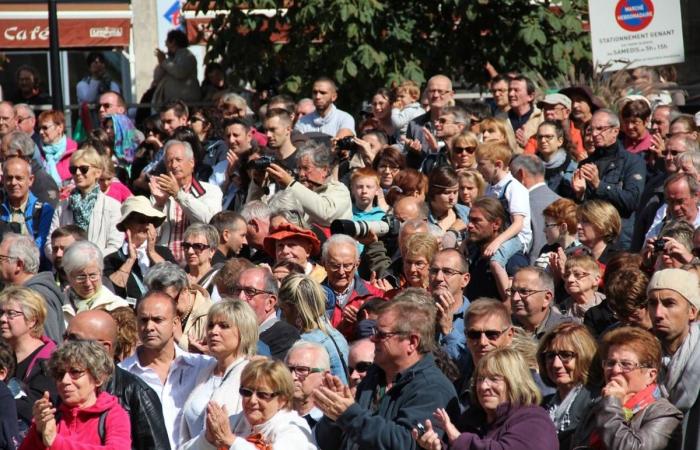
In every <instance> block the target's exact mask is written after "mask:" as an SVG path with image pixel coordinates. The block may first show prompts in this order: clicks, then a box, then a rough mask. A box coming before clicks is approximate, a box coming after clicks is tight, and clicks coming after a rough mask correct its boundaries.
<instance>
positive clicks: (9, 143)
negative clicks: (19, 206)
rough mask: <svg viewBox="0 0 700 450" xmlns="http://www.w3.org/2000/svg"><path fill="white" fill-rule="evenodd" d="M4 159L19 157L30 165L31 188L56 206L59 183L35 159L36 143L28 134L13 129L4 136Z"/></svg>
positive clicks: (38, 195)
mask: <svg viewBox="0 0 700 450" xmlns="http://www.w3.org/2000/svg"><path fill="white" fill-rule="evenodd" d="M0 151H1V154H2V159H3V160H6V159H9V158H11V157H13V156H14V157H19V158H22V159H24V160H25V161H27V162H28V163H29V165H30V170H31V175H32V176H33V178H34V181H33V182H32V184H31V187H30V190H31V191H32V194H34V196H36V197H37V198H38V199H39V200H40V201H41V202H43V203H49V204H50V205H51V206H52V207H55V206H56V204H57V203H58V185H57V184H56V181H55V180H54V179H53V177H51V175H49V173H48V172H47V171H46V169H44V167H43V165H42V163H41V162H39V161H38V160H37V159H34V151H35V145H34V142H33V141H32V139H31V138H30V137H29V135H28V134H26V133H23V132H21V131H12V132H10V133H8V134H7V135H5V137H3V138H2V147H1V150H0Z"/></svg>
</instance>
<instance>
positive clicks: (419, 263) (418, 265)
mask: <svg viewBox="0 0 700 450" xmlns="http://www.w3.org/2000/svg"><path fill="white" fill-rule="evenodd" d="M404 264H406V267H409V268H410V267H411V266H415V267H416V269H418V270H423V269H425V268H426V267H427V266H428V263H427V262H425V261H409V260H407V259H405V260H404Z"/></svg>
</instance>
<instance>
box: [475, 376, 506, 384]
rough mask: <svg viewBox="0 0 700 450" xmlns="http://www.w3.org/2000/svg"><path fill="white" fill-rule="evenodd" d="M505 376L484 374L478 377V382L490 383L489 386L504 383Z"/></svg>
mask: <svg viewBox="0 0 700 450" xmlns="http://www.w3.org/2000/svg"><path fill="white" fill-rule="evenodd" d="M503 381H505V378H503V376H502V375H482V376H478V377H476V384H482V383H485V382H486V383H488V384H489V386H490V385H493V384H499V383H503Z"/></svg>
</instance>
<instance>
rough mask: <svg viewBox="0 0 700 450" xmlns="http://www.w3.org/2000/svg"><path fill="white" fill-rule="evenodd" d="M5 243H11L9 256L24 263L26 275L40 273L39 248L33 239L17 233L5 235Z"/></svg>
mask: <svg viewBox="0 0 700 450" xmlns="http://www.w3.org/2000/svg"><path fill="white" fill-rule="evenodd" d="M2 241H3V242H9V243H10V246H9V249H8V252H7V256H9V257H10V258H15V259H18V260H20V261H22V265H23V266H24V272H25V273H32V274H34V273H37V272H39V258H40V256H39V248H38V247H37V246H36V242H35V241H34V239H33V238H31V237H29V236H25V235H22V234H17V233H5V235H4V236H3V239H2Z"/></svg>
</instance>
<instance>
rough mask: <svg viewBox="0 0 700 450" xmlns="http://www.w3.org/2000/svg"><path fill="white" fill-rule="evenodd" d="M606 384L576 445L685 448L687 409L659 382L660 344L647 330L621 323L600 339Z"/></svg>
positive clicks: (582, 425)
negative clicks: (678, 405)
mask: <svg viewBox="0 0 700 450" xmlns="http://www.w3.org/2000/svg"><path fill="white" fill-rule="evenodd" d="M599 351H600V355H601V357H602V360H603V375H604V378H605V383H606V384H605V386H604V387H603V389H602V392H601V394H602V395H601V397H600V399H599V400H598V401H597V402H596V403H595V404H594V405H593V406H592V407H591V409H590V411H589V413H588V415H587V416H586V417H585V419H584V420H583V421H582V422H581V423H580V424H579V426H578V428H577V429H576V432H575V433H574V436H573V441H572V447H571V448H592V449H596V450H598V449H601V450H613V449H628V448H637V449H642V448H643V449H645V450H664V449H678V448H681V445H680V442H679V438H680V433H681V426H680V425H681V421H682V420H683V413H681V412H680V411H679V410H678V409H677V408H676V407H675V406H673V405H672V404H671V403H670V402H669V401H668V400H666V399H665V398H664V397H663V395H662V392H661V387H660V386H659V385H658V384H657V383H656V381H657V376H658V373H659V369H660V368H661V344H659V341H658V340H657V339H656V338H655V337H654V335H652V334H651V333H649V332H648V331H646V330H642V329H641V328H637V327H621V328H617V329H615V330H613V331H610V332H608V333H606V334H605V335H604V336H603V338H602V341H601V343H600V350H599Z"/></svg>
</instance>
